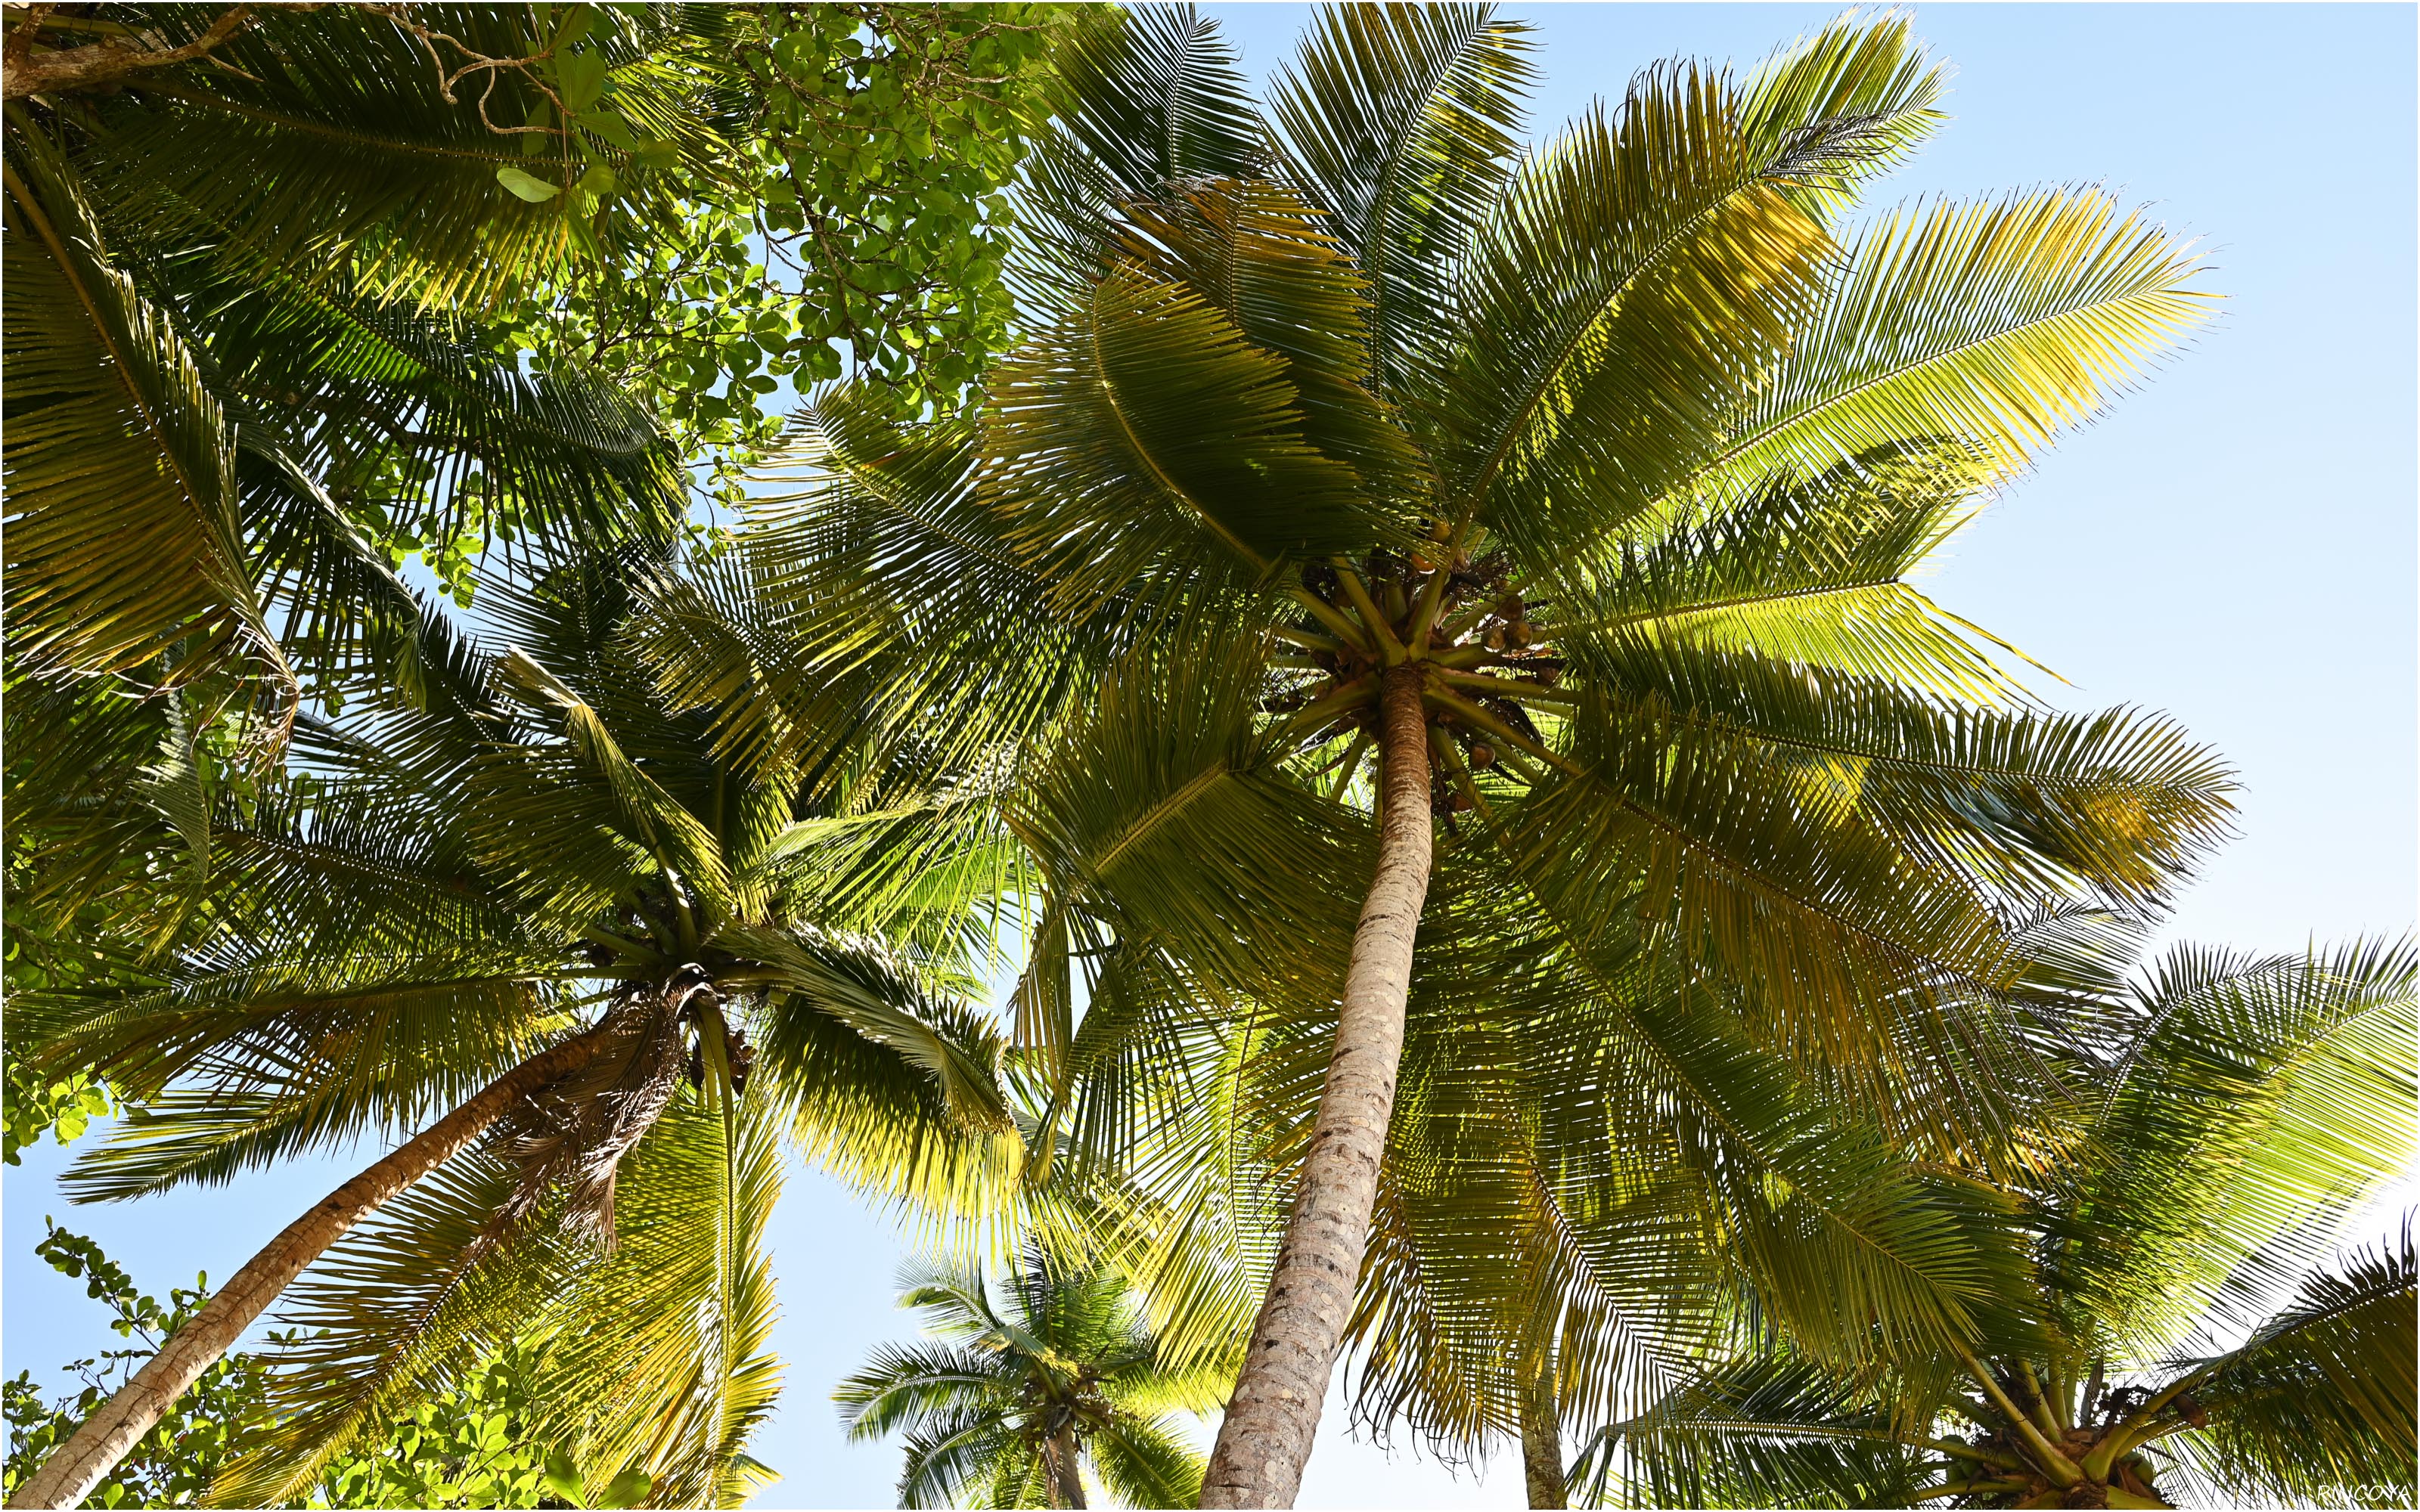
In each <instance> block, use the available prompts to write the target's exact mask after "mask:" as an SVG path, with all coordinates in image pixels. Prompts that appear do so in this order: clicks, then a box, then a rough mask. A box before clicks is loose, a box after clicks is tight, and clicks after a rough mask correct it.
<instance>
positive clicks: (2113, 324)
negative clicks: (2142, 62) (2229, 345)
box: [1691, 190, 2210, 487]
mask: <svg viewBox="0 0 2420 1512" xmlns="http://www.w3.org/2000/svg"><path fill="white" fill-rule="evenodd" d="M2197 267H2198V264H2197V260H2196V259H2195V257H2194V256H2192V255H2190V254H2189V253H2188V252H2186V250H2185V249H2184V248H2183V247H2182V246H2180V244H2179V243H2178V242H2176V241H2175V240H2174V239H2171V238H2170V237H2169V236H2168V235H2167V234H2166V233H2165V232H2164V231H2163V230H2162V229H2161V228H2160V227H2158V226H2156V225H2152V224H2147V223H2146V222H2144V221H2143V220H2141V219H2140V218H2139V217H2138V216H2132V215H2126V214H2123V213H2121V212H2120V211H2119V209H2118V206H2117V204H2116V203H2115V202H2114V201H2113V200H2111V199H2110V198H2109V196H2107V195H2106V194H2104V193H2100V192H2098V191H2091V190H2074V191H2069V190H2037V191H2033V192H2030V193H2020V194H2011V195H2009V196H2008V197H2006V198H2004V199H2001V200H1998V201H1996V202H1984V201H1978V202H1974V203H1970V204H1959V203H1954V202H1948V201H1943V202H1938V203H1934V204H1931V205H1918V206H1911V207H1908V208H1902V209H1900V210H1899V211H1896V212H1894V213H1892V214H1890V215H1887V216H1885V217H1883V218H1882V219H1880V220H1878V221H1875V222H1874V223H1872V224H1869V225H1867V226H1865V227H1864V228H1863V229H1862V230H1861V231H1860V232H1859V233H1858V234H1857V236H1856V237H1855V239H1854V240H1853V241H1852V243H1851V245H1850V247H1849V251H1848V258H1847V264H1846V268H1845V270H1843V271H1842V272H1841V273H1840V274H1839V275H1838V277H1837V278H1835V279H1833V280H1832V281H1831V283H1830V285H1829V287H1828V288H1827V290H1826V293H1825V297H1824V301H1823V307H1822V308H1821V309H1820V310H1819V311H1816V312H1814V313H1813V314H1812V316H1811V318H1810V319H1809V320H1808V321H1807V324H1806V325H1805V326H1804V327H1803V328H1801V329H1800V330H1799V331H1798V332H1796V334H1795V339H1794V340H1793V342H1792V347H1791V349H1790V355H1789V356H1788V358H1787V359H1785V360H1784V361H1783V362H1782V363H1781V365H1780V367H1779V369H1778V370H1777V371H1776V374H1775V375H1774V377H1773V379H1772V381H1771V382H1769V383H1768V384H1766V385H1765V386H1764V388H1763V389H1762V391H1761V393H1759V394H1758V395H1757V396H1756V398H1755V400H1754V401H1753V402H1752V403H1750V404H1747V405H1746V406H1745V407H1744V409H1743V410H1742V412H1741V414H1740V415H1739V417H1738V418H1737V419H1736V420H1735V421H1734V422H1733V424H1732V427H1731V435H1730V438H1729V439H1728V440H1726V441H1725V442H1724V444H1723V445H1722V447H1721V448H1720V450H1719V451H1718V452H1716V453H1715V455H1713V456H1712V457H1710V458H1707V459H1706V460H1705V461H1704V463H1703V465H1702V466H1701V467H1700V469H1699V471H1698V472H1697V473H1696V474H1695V476H1694V477H1693V478H1692V480H1691V485H1692V486H1699V487H1702V486H1706V485H1707V484H1708V483H1709V482H1710V481H1711V480H1713V479H1716V478H1723V477H1748V478H1756V477H1762V476H1766V475H1769V474H1772V473H1775V472H1780V471H1794V472H1798V473H1801V474H1812V473H1816V472H1820V471H1823V469H1824V468H1826V467H1829V466H1831V465H1832V463H1833V462H1834V460H1835V459H1836V458H1838V457H1839V456H1841V455H1855V454H1857V453H1861V452H1866V451H1869V450H1872V449H1873V448H1876V447H1881V446H1888V445H1891V444H1893V443H1896V442H1901V441H1905V440H1910V439H1914V438H1919V437H1928V436H1954V437H1957V438H1960V439H1961V440H1964V441H1966V442H1968V443H1970V444H1972V445H1976V446H1979V447H1983V448H1986V449H1987V450H1988V451H1989V453H1990V454H1991V455H1993V457H1995V458H1996V459H1997V460H1998V461H1999V463H2000V465H2001V466H2003V467H2014V466H2016V465H2019V464H2021V463H2023V462H2024V460H2026V459H2027V458H2029V457H2031V456H2032V455H2035V454H2036V453H2038V452H2039V451H2040V449H2041V448H2042V447H2044V446H2046V445H2047V444H2048V443H2049V442H2050V440H2052V438H2053V437H2054V436H2055V434H2056V433H2057V432H2058V431H2059V430H2061V429H2063V428H2065V427H2066V426H2069V425H2071V424H2076V423H2077V422H2080V421H2083V420H2086V419H2088V418H2090V417H2091V416H2093V415H2095V414H2097V413H2099V412H2100V411H2101V410H2102V409H2103V408H2104V407H2105V406H2106V405H2107V404H2108V403H2109V401H2110V400H2111V399H2113V398H2114V397H2116V396H2117V394H2118V393H2119V392H2121V391H2122V390H2123V389H2124V388H2125V387H2126V386H2127V385H2128V384H2129V383H2131V382H2133V381H2134V380H2135V379H2136V378H2139V377H2140V376H2141V375H2142V374H2143V372H2144V371H2145V369H2146V367H2147V366H2148V365H2149V363H2152V362H2154V361H2156V360H2157V359H2158V358H2159V357H2161V356H2162V355H2164V354H2165V353H2167V352H2169V351H2171V350H2172V349H2174V347H2175V346H2176V345H2177V343H2178V342H2180V340H2182V339H2183V338H2184V337H2185V336H2186V335H2187V334H2189V333H2190V332H2192V331H2193V330H2194V329H2195V327H2197V326H2198V325H2200V324H2201V323H2202V321H2203V320H2204V319H2205V318H2206V317H2207V312H2208V309H2209V304H2210V296H2209V295H2207V294H2205V293H2204V292H2202V291H2201V290H2200V289H2199V288H2198V287H2196V286H2195V284H2194V278H2195V272H2196V270H2197Z"/></svg>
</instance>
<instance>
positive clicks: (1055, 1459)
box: [1050, 1425, 1084, 1506]
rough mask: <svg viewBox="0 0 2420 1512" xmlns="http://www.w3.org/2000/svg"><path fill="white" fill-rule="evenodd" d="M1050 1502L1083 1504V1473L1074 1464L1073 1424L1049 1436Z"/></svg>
mask: <svg viewBox="0 0 2420 1512" xmlns="http://www.w3.org/2000/svg"><path fill="white" fill-rule="evenodd" d="M1050 1504H1051V1505H1052V1506H1082V1505H1084V1473H1083V1472H1082V1471H1081V1470H1080V1469H1078V1467H1077V1464H1076V1429H1075V1427H1074V1426H1073V1425H1070V1426H1068V1427H1063V1428H1061V1429H1060V1430H1059V1431H1058V1432H1056V1433H1054V1434H1052V1435H1051V1436H1050Z"/></svg>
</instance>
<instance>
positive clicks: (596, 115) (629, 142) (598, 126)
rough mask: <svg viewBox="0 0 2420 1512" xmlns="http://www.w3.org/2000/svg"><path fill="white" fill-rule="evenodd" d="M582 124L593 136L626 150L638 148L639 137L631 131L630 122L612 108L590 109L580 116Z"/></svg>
mask: <svg viewBox="0 0 2420 1512" xmlns="http://www.w3.org/2000/svg"><path fill="white" fill-rule="evenodd" d="M580 125H581V129H582V131H587V132H588V133H589V134H590V135H591V136H595V137H597V138H599V139H600V140H603V141H606V142H610V143H612V144H613V146H615V147H620V148H621V149H622V150H623V151H625V152H631V151H636V150H637V148H638V146H639V139H638V137H637V135H636V134H634V133H633V132H632V131H631V130H630V123H629V122H628V121H626V120H624V119H623V118H622V117H621V116H616V115H614V114H613V112H612V111H610V110H592V111H589V112H587V113H586V114H584V115H582V116H581V117H580Z"/></svg>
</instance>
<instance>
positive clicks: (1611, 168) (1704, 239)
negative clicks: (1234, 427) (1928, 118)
mask: <svg viewBox="0 0 2420 1512" xmlns="http://www.w3.org/2000/svg"><path fill="white" fill-rule="evenodd" d="M1830 130H1831V128H1830V126H1828V125H1827V124H1825V123H1817V125H1816V126H1815V127H1814V128H1812V129H1810V131H1808V132H1807V133H1802V135H1801V136H1800V137H1799V138H1797V139H1795V140H1794V141H1793V143H1792V147H1790V148H1789V150H1787V151H1785V152H1770V151H1762V150H1760V149H1759V147H1758V145H1757V144H1756V143H1754V142H1752V141H1751V140H1749V139H1748V138H1747V137H1746V136H1745V135H1744V134H1743V131H1742V125H1741V120H1740V116H1739V105H1738V100H1737V97H1736V94H1735V92H1734V91H1733V90H1732V89H1731V88H1730V86H1729V85H1728V84H1727V83H1726V81H1724V80H1723V79H1721V78H1719V77H1718V76H1714V75H1709V74H1706V73H1704V72H1701V71H1699V70H1697V69H1661V70H1657V71H1653V72H1651V73H1648V74H1646V75H1642V76H1641V78H1640V79H1639V80H1638V81H1637V83H1636V84H1634V85H1632V87H1631V90H1630V93H1629V95H1628V97H1627V98H1626V99H1625V100H1623V102H1622V104H1621V108H1620V110H1619V111H1618V112H1616V113H1614V114H1611V115H1608V114H1606V112H1605V111H1604V110H1603V109H1602V108H1600V109H1598V110H1596V111H1595V112H1593V113H1591V114H1590V115H1588V116H1583V117H1581V119H1580V120H1579V121H1578V122H1576V123H1575V125H1574V126H1573V127H1572V128H1570V129H1569V130H1568V131H1566V132H1565V133H1564V134H1563V135H1562V136H1560V137H1559V138H1557V139H1556V140H1555V141H1554V142H1553V143H1551V144H1550V145H1549V146H1547V147H1545V148H1544V149H1542V150H1541V151H1540V152H1538V153H1537V154H1536V155H1535V156H1534V157H1532V158H1530V159H1529V160H1528V162H1525V163H1524V164H1523V165H1522V167H1521V170H1520V172H1519V174H1518V175H1517V176H1516V177H1515V178H1514V179H1513V181H1512V185H1511V186H1510V188H1509V189H1508V190H1507V192H1506V194H1505V197H1504V199H1503V200H1502V202H1501V204H1500V206H1499V208H1498V209H1497V214H1496V216H1495V219H1494V221H1493V223H1492V224H1490V225H1489V227H1488V229H1487V231H1486V234H1485V236H1484V237H1483V238H1482V239H1481V240H1480V241H1479V242H1478V243H1477V244H1476V245H1475V246H1474V247H1473V249H1472V252H1471V255H1470V256H1469V259H1468V260H1467V262H1466V266H1465V269H1464V271H1463V274H1462V279H1461V287H1460V290H1459V292H1458V294H1457V303H1458V305H1459V309H1460V315H1461V330H1460V341H1459V345H1458V347H1457V348H1456V350H1455V351H1454V353H1453V354H1452V357H1451V359H1450V366H1449V367H1448V368H1447V369H1446V370H1445V371H1444V372H1442V373H1441V374H1440V375H1439V377H1438V378H1437V379H1436V380H1435V389H1434V392H1428V391H1426V390H1424V391H1423V392H1422V393H1420V394H1419V404H1421V405H1423V406H1425V407H1426V409H1427V410H1428V411H1429V412H1430V413H1433V414H1434V415H1435V418H1436V420H1437V422H1438V423H1439V424H1442V425H1444V426H1446V427H1448V434H1449V436H1450V438H1451V440H1450V443H1449V452H1448V455H1447V457H1446V458H1445V459H1444V460H1443V462H1442V465H1441V471H1442V472H1443V474H1444V484H1443V494H1444V502H1445V505H1446V513H1447V514H1448V516H1449V517H1451V518H1454V519H1457V520H1460V519H1467V518H1470V517H1473V516H1474V515H1476V516H1478V517H1481V518H1482V519H1483V520H1485V521H1486V523H1488V524H1489V525H1490V526H1491V527H1492V528H1496V529H1500V530H1503V531H1505V532H1508V533H1510V534H1511V535H1512V537H1513V538H1514V539H1515V540H1516V541H1522V542H1530V543H1534V544H1535V545H1536V546H1537V547H1538V548H1540V549H1539V554H1540V555H1541V556H1542V557H1543V558H1544V559H1546V560H1552V559H1553V557H1554V555H1555V551H1554V549H1553V548H1552V547H1551V546H1550V545H1549V544H1548V543H1549V542H1552V541H1554V540H1556V539H1557V538H1558V537H1560V538H1563V539H1569V538H1571V537H1572V536H1574V535H1575V534H1576V535H1579V536H1581V538H1586V535H1587V533H1588V532H1589V531H1590V528H1591V527H1593V528H1594V529H1606V528H1609V527H1611V526H1613V525H1616V524H1619V523H1620V522H1621V520H1623V519H1626V518H1627V517H1629V516H1630V515H1632V514H1633V513H1635V512H1636V511H1637V509H1638V508H1639V507H1641V506H1642V505H1643V504H1644V503H1645V502H1646V501H1648V500H1651V499H1652V498H1654V497H1655V496H1656V495H1657V494H1658V493H1659V492H1661V491H1662V489H1663V488H1664V487H1665V486H1666V484H1665V481H1664V480H1667V479H1669V478H1674V477H1677V476H1679V475H1681V474H1683V472H1684V471H1686V470H1687V469H1688V468H1689V467H1690V466H1691V465H1692V464H1693V463H1694V462H1695V460H1696V456H1695V453H1696V451H1697V448H1698V447H1699V445H1700V444H1701V442H1702V439H1703V438H1705V437H1707V436H1708V435H1709V434H1710V433H1711V431H1712V428H1713V426H1714V423H1715V421H1716V420H1717V418H1718V417H1719V416H1720V415H1721V414H1723V413H1725V412H1727V411H1728V410H1729V409H1730V408H1732V407H1733V406H1735V405H1737V404H1738V403H1740V402H1741V401H1742V400H1743V399H1744V398H1745V394H1746V393H1747V392H1748V390H1749V386H1750V385H1751V384H1752V383H1753V382H1754V380H1755V378H1756V377H1757V376H1758V375H1759V374H1760V373H1761V371H1762V370H1763V369H1764V367H1765V366H1766V365H1767V364H1768V363H1770V362H1771V361H1772V360H1773V359H1774V358H1776V356H1778V355H1779V353H1780V352H1781V350H1782V349H1783V348H1784V347H1785V346H1786V345H1787V343H1788V341H1789V339H1790V332H1791V329H1792V323H1793V321H1794V319H1795V318H1796V317H1797V316H1798V315H1799V314H1800V312H1802V311H1804V310H1806V309H1807V308H1809V307H1811V305H1812V303H1813V301H1815V299H1816V297H1817V294H1818V292H1819V287H1818V275H1819V273H1820V271H1821V269H1822V264H1823V259H1824V258H1825V257H1826V256H1827V255H1829V254H1830V251H1831V240H1830V238H1829V237H1828V236H1827V235H1826V234H1825V233H1824V230H1823V226H1822V225H1821V224H1818V223H1817V222H1815V221H1813V220H1811V219H1810V218H1809V217H1808V216H1807V214H1806V213H1805V212H1804V211H1803V210H1801V209H1800V208H1798V207H1797V206H1796V205H1795V204H1793V203H1792V199H1791V197H1790V196H1789V194H1788V193H1787V192H1786V190H1787V187H1788V186H1789V185H1790V184H1791V183H1792V182H1794V181H1795V180H1796V179H1797V178H1798V177H1801V176H1802V175H1803V173H1804V172H1805V171H1806V168H1807V166H1811V165H1812V164H1814V163H1816V162H1825V161H1828V159H1829V154H1830V153H1831V152H1832V151H1833V150H1835V149H1837V148H1838V147H1840V145H1841V144H1840V141H1839V140H1838V132H1834V134H1833V135H1830V136H1827V135H1826V134H1825V133H1826V131H1830Z"/></svg>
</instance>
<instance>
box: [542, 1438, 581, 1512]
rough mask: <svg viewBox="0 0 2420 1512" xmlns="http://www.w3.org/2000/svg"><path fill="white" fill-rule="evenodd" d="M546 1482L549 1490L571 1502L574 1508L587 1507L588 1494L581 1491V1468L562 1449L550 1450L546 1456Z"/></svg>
mask: <svg viewBox="0 0 2420 1512" xmlns="http://www.w3.org/2000/svg"><path fill="white" fill-rule="evenodd" d="M544 1478H545V1481H546V1485H547V1489H549V1490H551V1491H552V1492H554V1494H555V1495H557V1496H560V1497H562V1498H563V1499H564V1500H565V1501H566V1502H569V1503H570V1504H572V1505H573V1506H586V1505H587V1504H588V1497H587V1493H586V1492H585V1491H583V1490H582V1489H581V1485H580V1467H579V1466H577V1465H575V1464H573V1463H572V1462H571V1457H570V1456H569V1455H567V1454H565V1453H564V1452H563V1451H562V1450H560V1449H550V1450H548V1451H547V1455H546V1473H545V1476H544Z"/></svg>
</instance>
